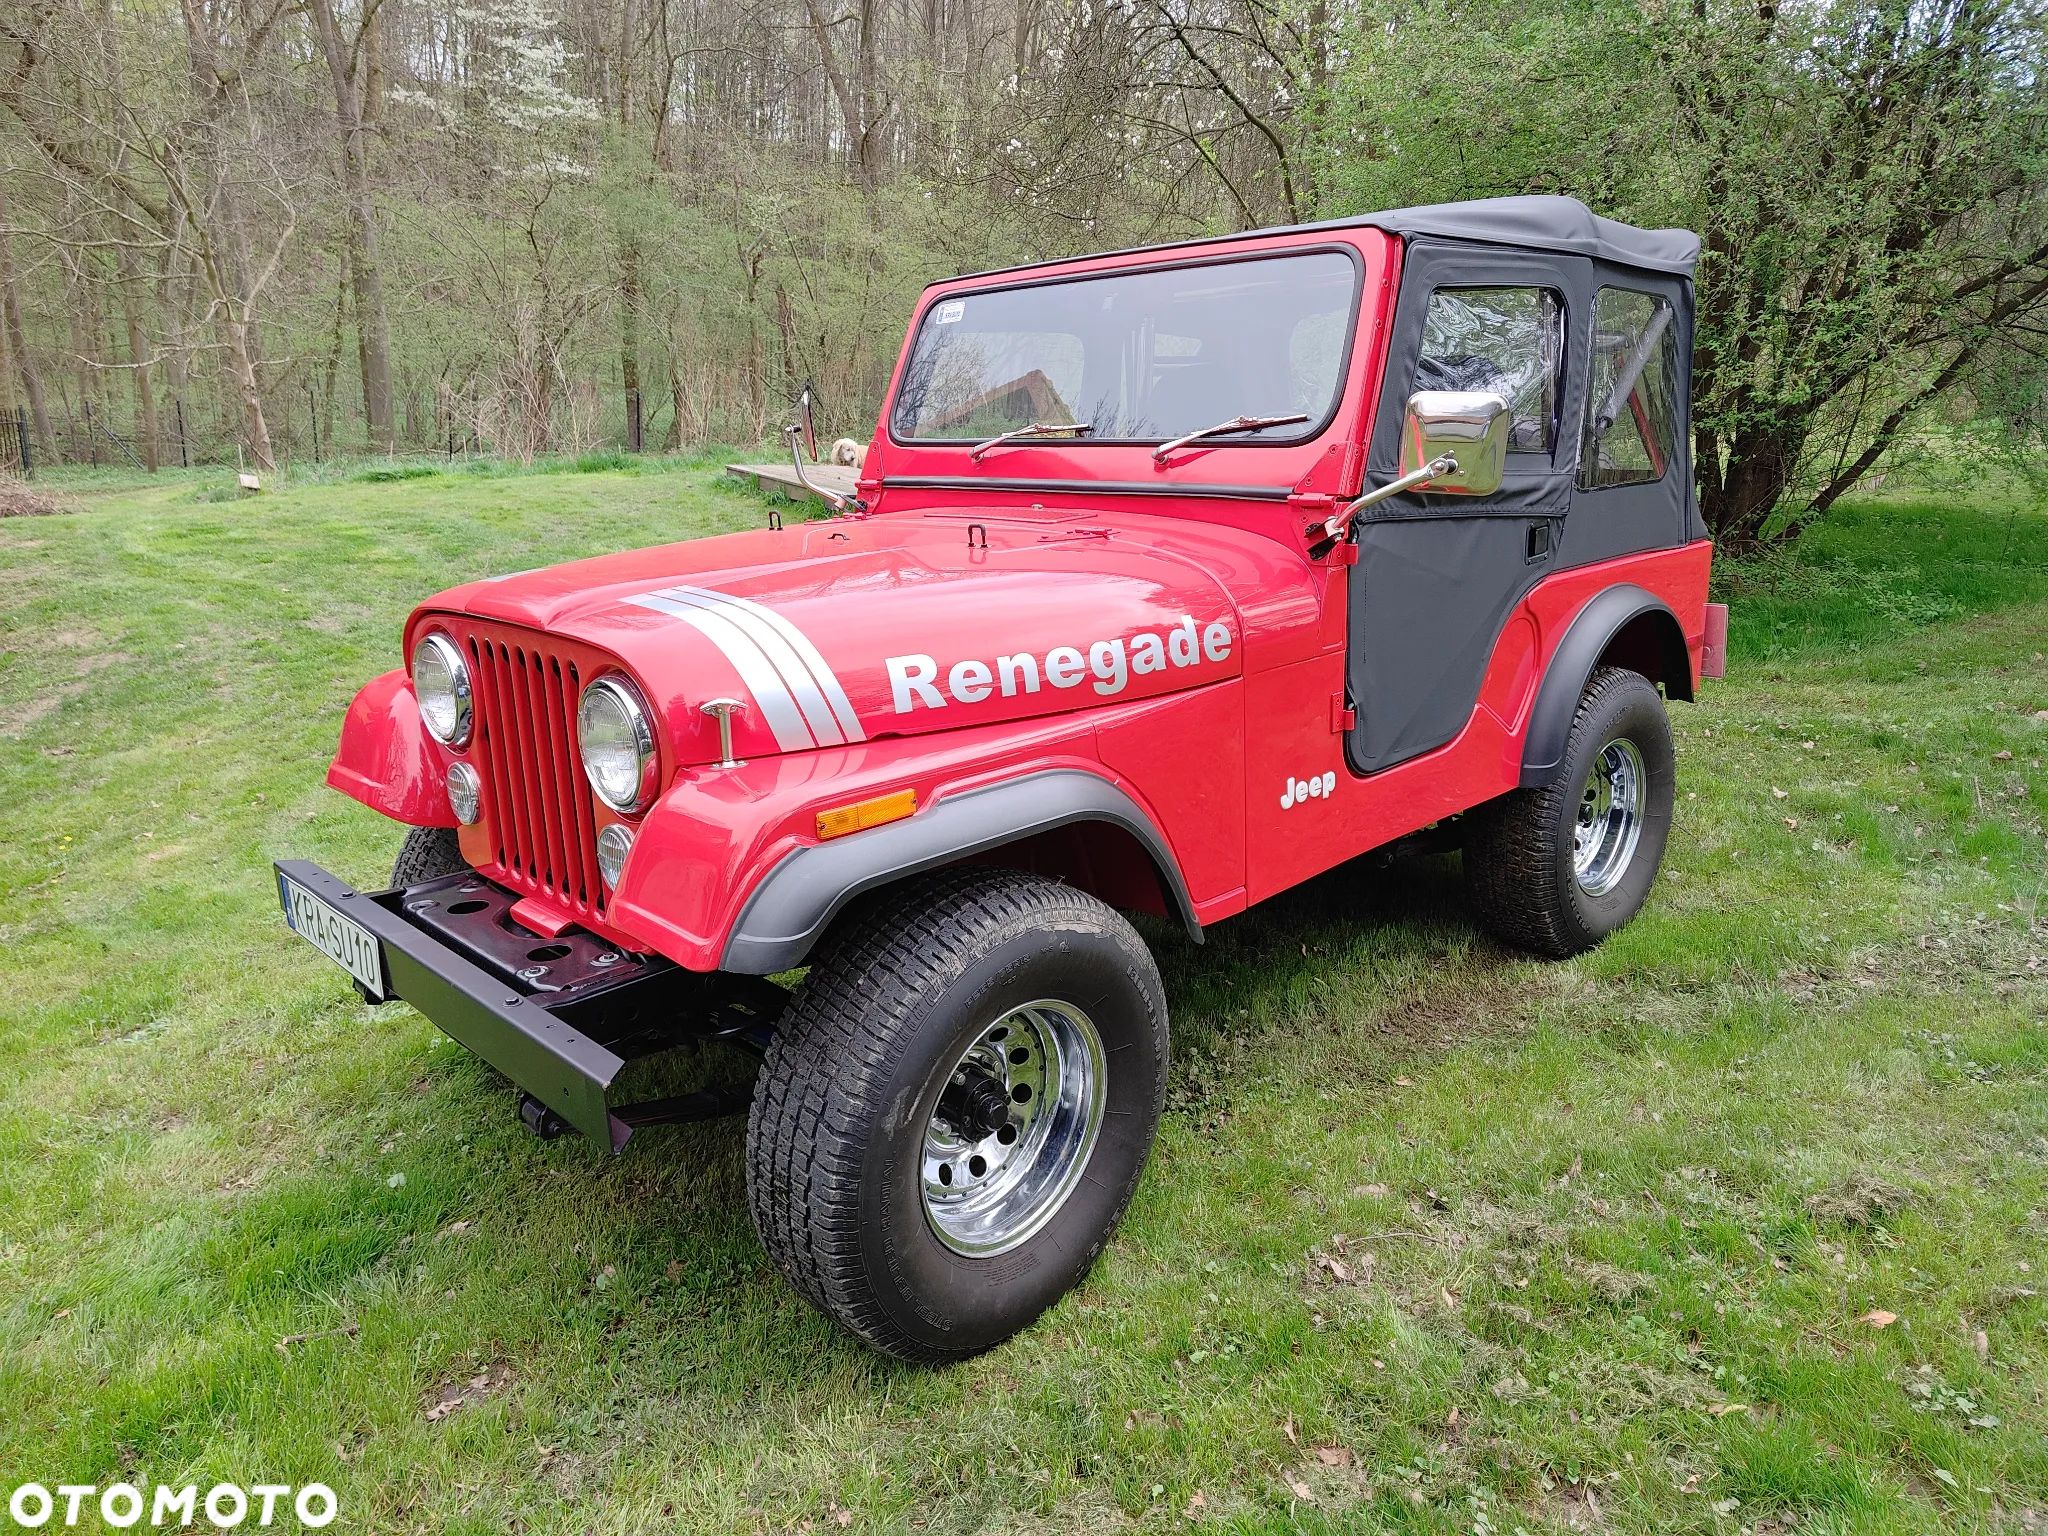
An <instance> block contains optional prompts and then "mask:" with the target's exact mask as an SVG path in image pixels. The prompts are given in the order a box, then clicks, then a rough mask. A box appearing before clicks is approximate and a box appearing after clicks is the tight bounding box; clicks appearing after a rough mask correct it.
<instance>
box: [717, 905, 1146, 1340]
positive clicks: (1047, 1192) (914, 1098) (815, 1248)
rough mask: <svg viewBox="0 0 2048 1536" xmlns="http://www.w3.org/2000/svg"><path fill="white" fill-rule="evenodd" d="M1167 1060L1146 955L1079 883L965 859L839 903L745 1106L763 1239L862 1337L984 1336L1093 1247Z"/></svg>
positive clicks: (1124, 1188)
mask: <svg viewBox="0 0 2048 1536" xmlns="http://www.w3.org/2000/svg"><path fill="white" fill-rule="evenodd" d="M1166 1062H1167V1028H1166V999H1165V994H1164V991H1163V989H1162V988H1161V986H1160V982H1159V971H1158V968H1157V966H1156V965H1154V963H1153V961H1152V957H1151V955H1150V954H1149V953H1148V952H1147V950H1146V949H1145V946H1144V943H1143V941H1142V940H1140V939H1139V937H1138V935H1137V934H1136V932H1134V931H1133V930H1132V928H1131V926H1130V924H1129V923H1127V922H1126V921H1124V919H1123V918H1122V917H1120V916H1119V915H1117V914H1116V913H1115V912H1113V911H1111V910H1110V909H1109V908H1108V907H1106V906H1104V905H1103V904H1102V903H1101V902H1099V901H1097V900H1096V899H1095V898H1094V897H1092V896H1089V895H1086V894H1084V893H1082V892H1080V891H1076V890H1073V889H1071V888H1070V887H1067V886H1063V885H1060V884H1058V883H1056V882H1054V881H1051V880H1046V879H1041V878H1038V877H1036V876H1031V875H1022V874H1012V873H1007V872H1003V871H997V870H978V869H962V870H951V871H947V872H944V873H942V874H939V875H936V876H934V877H932V878H930V879H926V880H919V881H916V882H914V883H912V884H910V885H907V886H904V887H899V888H895V889H893V890H891V891H890V892H888V893H887V894H885V895H883V896H881V897H879V898H877V899H875V900H872V901H870V902H867V903H865V904H864V905H863V906H862V907H861V908H858V909H856V910H855V911H853V912H851V913H849V915H848V916H847V917H846V918H845V919H843V920H842V921H841V922H840V924H839V925H838V927H837V929H836V931H835V933H834V936H833V938H832V940H831V941H830V943H829V947H828V949H827V950H826V951H825V952H824V953H822V954H821V955H820V957H819V958H818V959H817V961H816V962H815V963H814V964H813V965H812V967H811V971H810V975H809V976H808V977H807V978H806V979H805V981H804V984H803V986H802V988H801V989H800V990H799V991H798V993H797V995H796V998H795V1000H794V1001H793V1002H792V1003H791V1004H790V1008H789V1011H788V1012H787V1013H786V1014H785V1015H784V1016H783V1019H782V1022H781V1024H780V1026H779V1027H778V1029H777V1032H776V1037H775V1042H774V1044H773V1045H772V1046H771V1047H770V1048H769V1052H768V1059H767V1062H766V1064H765V1065H764V1066H763V1068H762V1071H761V1076H760V1081H759V1083H758V1085H757V1087H756V1089H755V1094H754V1104H753V1111H752V1113H751V1114H750V1115H749V1117H748V1122H747V1200H748V1204H749V1206H750V1207H751V1209H752V1211H753V1215H754V1224H755V1226H756V1228H757V1229H758V1230H759V1232H760V1234H761V1242H762V1245H763V1246H764V1247H765V1248H766V1249H767V1250H768V1253H769V1256H770V1257H771V1258H773V1259H774V1260H775V1262H776V1264H777V1265H779V1266H780V1267H781V1269H782V1271H783V1273H784V1274H786V1275H788V1276H789V1279H790V1281H791V1283H792V1284H794V1285H795V1286H796V1288H797V1289H798V1290H799V1291H800V1292H802V1293H803V1295H804V1296H805V1297H806V1298H808V1299H809V1300H810V1301H811V1302H812V1303H813V1304H814V1305H815V1306H817V1307H818V1309H819V1310H820V1311H822V1312H824V1313H825V1315H826V1316H828V1317H830V1318H832V1319H833V1320H834V1321H836V1322H838V1323H840V1324H841V1325H842V1326H844V1327H846V1328H847V1329H849V1330H851V1331H852V1332H853V1333H855V1334H857V1335H859V1336H860V1337H861V1338H862V1339H865V1340H866V1341H867V1342H868V1343H870V1344H872V1345H873V1346H874V1347H875V1348H877V1349H880V1350H882V1351H884V1352H886V1353H888V1354H891V1355H895V1356H897V1357H898V1358H900V1359H904V1360H913V1361H944V1360H959V1359H964V1358H965V1357H967V1356H969V1355H974V1354H979V1353H980V1352H981V1351H983V1350H985V1349H988V1348H990V1347H991V1346H993V1345H995V1344H999V1343H1001V1342H1002V1341H1003V1340H1004V1339H1007V1338H1009V1337H1010V1336H1011V1335H1012V1334H1014V1333H1016V1332H1017V1331H1018V1330H1019V1329H1021V1328H1024V1327H1026V1326H1028V1325H1029V1324H1030V1323H1031V1322H1032V1321H1033V1320H1034V1319H1036V1318H1037V1317H1038V1315H1039V1314H1040V1313H1042V1312H1043V1311H1044V1310H1045V1309H1046V1308H1047V1307H1049V1306H1051V1305H1052V1304H1053V1303H1054V1302H1055V1301H1057V1300H1058V1299H1059V1298H1060V1297H1061V1296H1063V1295H1064V1294H1066V1292H1067V1291H1068V1290H1070V1289H1071V1288H1072V1287H1073V1286H1074V1285H1075V1284H1076V1283H1078V1282H1079V1281H1080V1279H1081V1278H1082V1276H1084V1275H1085V1274H1086V1273H1087V1272H1088V1269H1089V1267H1090V1265H1092V1264H1093V1263H1094V1261H1095V1258H1096V1256H1097V1255H1098V1254H1099V1253H1100V1252H1101V1251H1102V1248H1103V1245H1104V1244H1105V1243H1106V1242H1107V1241H1108V1238H1109V1234H1110V1232H1111V1231H1112V1230H1113V1229H1114V1228H1115V1226H1116V1224H1117V1221H1118V1219H1119V1218H1120V1217H1121V1216H1122V1215H1123V1212H1124V1207H1125V1206H1126V1205H1127V1204H1128V1203H1129V1201H1130V1198H1131V1193H1132V1191H1133V1190H1134V1189H1135V1188H1136V1186H1137V1182H1138V1175H1139V1173H1140V1172H1141V1171H1142V1170H1143V1168H1144V1165H1145V1158H1146V1155H1147V1153H1148V1152H1149V1151H1150V1150H1151V1146H1152V1138H1153V1133H1154V1131H1155V1130H1156V1129H1157V1127H1158V1123H1159V1111H1160V1106H1161V1103H1162V1102H1163V1100H1164V1097H1165V1090H1166ZM1041 1089H1042V1090H1044V1091H1043V1092H1040V1091H1039V1090H1041Z"/></svg>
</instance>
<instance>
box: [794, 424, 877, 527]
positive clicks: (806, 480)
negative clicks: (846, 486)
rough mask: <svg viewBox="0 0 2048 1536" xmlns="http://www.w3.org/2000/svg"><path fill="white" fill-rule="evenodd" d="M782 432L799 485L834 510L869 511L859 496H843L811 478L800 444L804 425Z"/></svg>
mask: <svg viewBox="0 0 2048 1536" xmlns="http://www.w3.org/2000/svg"><path fill="white" fill-rule="evenodd" d="M782 433H783V436H785V437H787V438H788V439H789V462H790V467H791V468H792V469H794V470H795V471H796V483H797V484H798V485H800V486H802V487H803V488H804V489H805V490H807V491H809V492H810V493H811V494H812V495H813V496H815V497H817V498H818V500H820V501H822V502H823V503H825V505H826V506H828V507H830V508H831V509H832V510H833V511H834V512H839V513H847V512H865V511H867V509H868V504H867V503H866V502H864V501H862V500H861V499H860V498H859V497H858V496H842V495H840V494H839V493H838V492H837V491H828V490H826V489H825V487H823V486H822V485H819V484H817V483H816V482H815V481H813V480H812V479H811V477H810V476H809V475H807V474H805V473H804V456H803V452H802V450H801V449H800V447H799V446H798V439H800V438H801V437H802V436H803V433H804V429H803V428H802V427H798V426H789V427H784V428H783V429H782Z"/></svg>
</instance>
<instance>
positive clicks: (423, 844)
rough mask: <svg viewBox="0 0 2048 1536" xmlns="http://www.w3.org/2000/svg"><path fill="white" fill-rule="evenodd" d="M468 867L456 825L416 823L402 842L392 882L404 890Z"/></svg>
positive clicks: (393, 867) (392, 868)
mask: <svg viewBox="0 0 2048 1536" xmlns="http://www.w3.org/2000/svg"><path fill="white" fill-rule="evenodd" d="M468 868H469V863H468V861H467V860H466V859H464V858H463V857H462V844H461V843H460V842H458V841H457V840H456V836H455V829H454V828H453V827H414V828H412V829H411V830H410V831H408V832H407V833H406V834H405V841H404V842H403V843H402V844H400V845H399V849H398V861H397V862H396V863H395V864H393V865H392V866H391V884H392V886H393V887H394V888H395V889H398V890H404V889H405V888H406V887H407V886H412V885H420V884H423V883H424V882H426V881H428V880H438V879H440V878H441V877H442V876H443V875H454V874H460V873H461V872H462V871H463V870H466V869H468Z"/></svg>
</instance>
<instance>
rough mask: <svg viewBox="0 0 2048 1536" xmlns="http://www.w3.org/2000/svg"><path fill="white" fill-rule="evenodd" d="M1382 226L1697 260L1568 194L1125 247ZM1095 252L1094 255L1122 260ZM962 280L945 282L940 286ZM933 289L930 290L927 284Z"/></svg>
mask: <svg viewBox="0 0 2048 1536" xmlns="http://www.w3.org/2000/svg"><path fill="white" fill-rule="evenodd" d="M1361 227H1364V228H1371V229H1384V230H1386V231H1387V232H1388V233H1390V234H1396V235H1403V236H1406V235H1437V236H1442V237H1445V238H1448V239H1453V240H1474V241H1480V242H1483V243H1485V244H1488V245H1503V246H1513V247H1515V248H1517V249H1521V250H1538V251H1562V252H1564V253H1565V254H1567V255H1571V256H1591V257H1593V258H1595V259H1597V260H1600V261H1610V262H1614V263H1615V264H1617V265H1619V266H1624V267H1640V268H1642V269H1644V270H1645V271H1650V272H1670V273H1674V274H1676V275H1677V276H1680V277H1690V276H1692V269H1693V266H1694V265H1695V264H1696V263H1697V262H1698V261H1699V258H1700V237H1699V236H1698V235H1696V234H1694V233H1693V232H1692V231H1691V230H1689V229H1638V228H1636V226H1635V225H1633V224H1623V223H1620V222H1619V221H1618V220H1615V219H1603V218H1601V217H1600V215H1599V214H1597V213H1595V212H1593V210H1592V209H1590V208H1588V207H1587V206H1586V205H1585V204H1584V203H1582V202H1580V201H1579V200H1578V199H1577V198H1575V197H1483V198H1478V199H1475V200H1474V201H1472V202H1467V203H1430V204H1427V205H1425V206H1423V207H1420V208H1395V209H1392V210H1390V211H1388V212H1385V213H1354V214H1347V215H1345V216H1344V217H1343V218H1338V219H1324V220H1322V221H1321V222H1319V223H1315V224H1276V225H1272V226H1270V227H1268V228H1266V229H1247V230H1243V231H1241V232H1240V233H1238V234H1234V235H1203V236H1200V237H1198V238H1195V239H1192V240H1177V241H1173V242H1170V243H1168V244H1165V245H1159V246H1134V247H1131V248H1130V249H1132V250H1162V251H1170V250H1177V249H1181V248H1183V247H1187V246H1194V245H1217V244H1222V243H1224V242H1227V241H1231V240H1250V239H1252V238H1254V237H1256V236H1260V235H1283V234H1290V233H1293V232H1295V231H1298V230H1313V229H1357V228H1361ZM1123 254H1125V252H1122V251H1102V252H1098V253H1097V255H1099V256H1114V255H1123ZM1093 259H1095V258H1093V257H1072V256H1061V257H1057V258H1055V259H1054V260H1053V261H1045V262H1032V263H1029V264H1028V265H1027V266H1023V267H1007V268H1003V269H1001V271H1003V272H1023V271H1029V270H1030V269H1031V268H1032V267H1039V266H1052V265H1055V264H1058V265H1064V264H1066V263H1067V262H1070V261H1075V260H1093ZM997 275H998V273H997V272H976V273H972V274H970V276H972V277H994V276H997ZM960 281H962V279H961V278H947V279H946V282H947V283H956V282H960ZM934 286H937V285H934Z"/></svg>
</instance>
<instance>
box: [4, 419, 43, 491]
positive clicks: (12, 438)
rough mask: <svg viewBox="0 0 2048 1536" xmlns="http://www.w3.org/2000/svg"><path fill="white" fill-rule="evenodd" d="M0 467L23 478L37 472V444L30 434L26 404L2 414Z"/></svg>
mask: <svg viewBox="0 0 2048 1536" xmlns="http://www.w3.org/2000/svg"><path fill="white" fill-rule="evenodd" d="M0 469H6V470H12V471H13V472H14V473H15V474H17V475H20V476H22V477H23V478H27V477H28V476H30V475H33V474H34V473H35V472H36V445H35V439H34V438H32V437H31V436H30V435H29V430H28V407H27V406H25V405H23V406H17V407H15V409H14V413H13V414H12V415H0Z"/></svg>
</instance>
